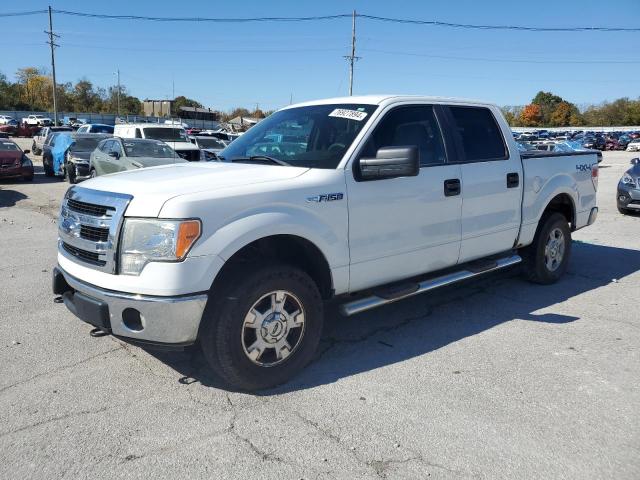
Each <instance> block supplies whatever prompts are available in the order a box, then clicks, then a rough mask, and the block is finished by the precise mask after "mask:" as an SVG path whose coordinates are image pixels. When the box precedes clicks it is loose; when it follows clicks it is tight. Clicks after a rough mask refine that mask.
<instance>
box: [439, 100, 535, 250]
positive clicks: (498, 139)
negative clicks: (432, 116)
mask: <svg viewBox="0 0 640 480" xmlns="http://www.w3.org/2000/svg"><path fill="white" fill-rule="evenodd" d="M448 112H449V115H448V119H449V123H450V129H449V130H450V132H451V133H452V135H453V136H454V141H455V143H456V148H457V152H458V157H459V159H460V160H459V161H460V166H461V170H462V241H461V245H460V259H459V262H460V263H462V262H466V261H470V260H474V259H476V258H481V257H485V256H487V255H491V254H494V253H499V252H503V251H506V250H509V249H511V248H513V246H514V243H515V241H516V238H517V236H518V231H519V230H520V220H521V204H522V182H523V179H522V162H521V161H520V155H518V154H515V155H512V156H510V154H509V149H508V147H507V143H506V142H505V140H504V138H505V135H506V134H509V133H508V132H507V131H504V130H503V129H502V128H501V127H500V124H499V123H498V121H497V120H496V116H495V115H496V114H497V112H493V111H492V110H491V109H490V108H488V107H485V106H457V105H450V106H449V107H448ZM505 129H506V125H505Z"/></svg>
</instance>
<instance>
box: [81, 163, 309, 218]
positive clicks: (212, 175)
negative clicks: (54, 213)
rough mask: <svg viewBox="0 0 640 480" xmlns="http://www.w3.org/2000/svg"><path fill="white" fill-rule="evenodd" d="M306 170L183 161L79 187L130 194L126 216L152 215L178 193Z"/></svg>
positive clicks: (292, 175) (229, 186) (272, 178)
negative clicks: (131, 197)
mask: <svg viewBox="0 0 640 480" xmlns="http://www.w3.org/2000/svg"><path fill="white" fill-rule="evenodd" d="M308 170H309V169H308V168H300V167H283V166H277V165H273V166H272V165H248V164H240V163H224V162H206V163H205V162H185V163H179V164H174V165H165V166H160V167H152V168H144V169H141V170H129V171H126V172H121V173H115V174H112V175H104V176H101V177H97V178H94V179H91V180H88V181H86V182H83V183H82V188H87V189H92V190H103V191H107V192H115V193H124V194H129V195H132V196H133V200H132V201H131V203H130V204H129V207H128V208H127V213H126V215H127V216H131V217H133V216H140V217H156V216H158V214H159V213H160V210H161V208H162V206H163V205H164V203H165V202H166V201H167V200H169V199H171V198H174V197H177V196H180V195H186V194H191V193H197V192H204V191H211V190H221V189H232V188H234V187H241V186H246V185H253V184H258V183H266V182H275V181H282V180H289V179H292V178H296V177H298V176H300V175H302V174H304V173H305V172H307V171H308Z"/></svg>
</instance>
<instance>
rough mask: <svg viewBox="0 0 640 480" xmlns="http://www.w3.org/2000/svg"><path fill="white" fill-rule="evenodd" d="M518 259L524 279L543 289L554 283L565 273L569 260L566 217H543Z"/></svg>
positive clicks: (560, 215) (554, 214)
mask: <svg viewBox="0 0 640 480" xmlns="http://www.w3.org/2000/svg"><path fill="white" fill-rule="evenodd" d="M521 255H522V260H523V266H524V274H525V276H526V277H527V279H529V280H530V281H532V282H534V283H540V284H543V285H548V284H551V283H555V282H557V281H558V279H559V278H560V277H561V276H562V275H563V274H564V272H565V271H566V270H567V265H568V263H569V257H570V256H571V229H570V228H569V222H567V219H566V218H565V216H564V215H562V214H560V213H550V214H545V215H543V216H542V218H541V219H540V223H539V224H538V230H537V231H536V234H535V236H534V237H533V243H532V244H531V245H529V246H528V247H525V248H523V249H522V251H521Z"/></svg>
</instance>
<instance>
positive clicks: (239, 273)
mask: <svg viewBox="0 0 640 480" xmlns="http://www.w3.org/2000/svg"><path fill="white" fill-rule="evenodd" d="M274 298H275V299H276V300H275V301H276V305H280V307H279V308H280V309H279V310H278V309H277V308H276V309H275V310H274V308H273V305H274V303H273V302H274V300H273V299H274ZM296 310H297V311H300V310H301V311H302V318H301V315H299V314H298V315H292V314H293V313H294V312H295V311H296ZM252 311H254V312H256V314H255V315H252V316H251V317H250V313H251V312H252ZM279 311H282V312H284V313H285V314H287V313H288V315H286V317H285V316H284V315H280V314H278V313H277V312H279ZM251 320H253V322H251ZM270 320H271V321H270ZM202 321H203V322H204V324H203V328H202V329H201V335H200V346H201V348H202V351H203V353H204V356H205V358H206V359H207V361H208V363H209V365H210V366H211V368H212V369H213V370H214V371H215V372H216V373H217V374H218V375H219V376H220V377H221V378H222V379H223V380H225V381H226V382H227V383H228V384H230V385H231V386H232V387H234V388H237V389H240V390H248V391H253V390H261V389H265V388H270V387H274V386H276V385H279V384H281V383H284V382H286V381H287V380H289V379H290V378H292V377H293V376H294V375H296V374H297V373H298V372H300V371H301V370H302V369H303V368H304V367H305V366H306V365H307V364H308V363H309V361H311V359H312V358H313V356H314V354H315V352H316V349H317V347H318V343H319V341H320V336H321V334H322V323H323V303H322V299H321V297H320V292H319V291H318V287H317V286H316V284H315V283H314V282H313V280H312V279H311V278H310V277H309V276H308V275H307V274H306V273H305V272H303V271H302V270H299V269H297V268H295V267H291V266H288V265H283V264H275V265H265V266H262V267H259V268H258V269H256V268H243V269H238V270H236V271H235V272H232V273H231V274H229V276H228V277H226V278H225V279H224V283H223V287H222V288H221V291H218V292H212V296H211V297H210V300H209V303H208V304H207V308H206V309H205V312H204V315H203V319H202ZM300 324H301V325H300ZM253 325H260V327H258V328H256V327H255V326H253ZM282 338H284V344H286V345H288V346H289V347H291V350H290V351H288V352H287V348H286V347H283V343H282ZM278 350H280V354H278V353H277V352H278ZM252 356H253V357H255V358H253V359H252Z"/></svg>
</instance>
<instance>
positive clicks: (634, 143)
mask: <svg viewBox="0 0 640 480" xmlns="http://www.w3.org/2000/svg"><path fill="white" fill-rule="evenodd" d="M637 151H640V138H634V139H632V140H631V141H630V142H629V143H628V144H627V152H637Z"/></svg>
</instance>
